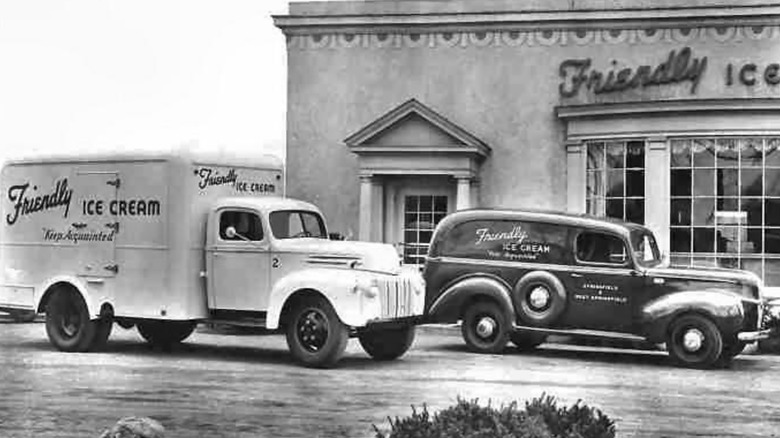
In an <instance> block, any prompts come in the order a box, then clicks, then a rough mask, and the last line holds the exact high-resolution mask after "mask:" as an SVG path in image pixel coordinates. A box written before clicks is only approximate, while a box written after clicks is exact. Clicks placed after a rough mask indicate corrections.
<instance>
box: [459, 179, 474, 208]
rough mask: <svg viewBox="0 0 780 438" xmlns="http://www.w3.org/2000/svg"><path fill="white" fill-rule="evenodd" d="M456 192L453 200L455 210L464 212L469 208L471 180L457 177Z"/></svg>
mask: <svg viewBox="0 0 780 438" xmlns="http://www.w3.org/2000/svg"><path fill="white" fill-rule="evenodd" d="M456 179H457V181H458V192H457V194H456V199H455V209H456V210H465V209H467V208H471V178H470V177H457V178H456Z"/></svg>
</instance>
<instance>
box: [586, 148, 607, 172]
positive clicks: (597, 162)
mask: <svg viewBox="0 0 780 438" xmlns="http://www.w3.org/2000/svg"><path fill="white" fill-rule="evenodd" d="M603 168H604V143H588V170H590V169H603Z"/></svg>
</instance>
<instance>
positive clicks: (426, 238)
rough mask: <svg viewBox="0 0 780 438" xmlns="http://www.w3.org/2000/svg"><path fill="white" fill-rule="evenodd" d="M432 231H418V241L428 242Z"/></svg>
mask: <svg viewBox="0 0 780 438" xmlns="http://www.w3.org/2000/svg"><path fill="white" fill-rule="evenodd" d="M432 234H433V231H420V240H419V242H420V243H430V242H431V235H432Z"/></svg>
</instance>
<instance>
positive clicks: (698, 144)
mask: <svg viewBox="0 0 780 438" xmlns="http://www.w3.org/2000/svg"><path fill="white" fill-rule="evenodd" d="M692 142H693V166H694V167H713V166H715V140H713V139H700V140H693V141H692Z"/></svg>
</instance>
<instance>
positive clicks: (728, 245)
mask: <svg viewBox="0 0 780 438" xmlns="http://www.w3.org/2000/svg"><path fill="white" fill-rule="evenodd" d="M741 231H742V228H740V227H733V226H726V227H718V232H717V239H716V241H715V247H716V248H715V250H716V251H717V252H721V253H722V252H726V253H730V254H736V253H738V252H739V247H740V242H741V241H742V236H741V235H740V233H741Z"/></svg>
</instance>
